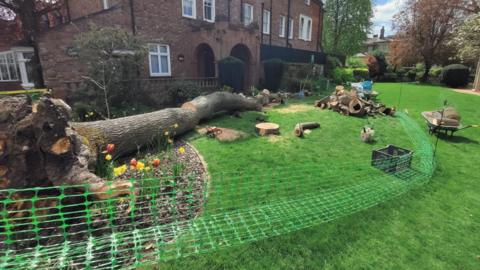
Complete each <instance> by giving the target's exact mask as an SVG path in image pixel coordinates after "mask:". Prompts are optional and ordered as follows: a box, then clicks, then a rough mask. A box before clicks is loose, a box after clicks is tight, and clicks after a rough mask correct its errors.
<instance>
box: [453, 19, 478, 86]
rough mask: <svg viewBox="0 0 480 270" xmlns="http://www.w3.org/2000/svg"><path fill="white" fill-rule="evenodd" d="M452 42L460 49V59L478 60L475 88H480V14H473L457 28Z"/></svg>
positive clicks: (471, 61)
mask: <svg viewBox="0 0 480 270" xmlns="http://www.w3.org/2000/svg"><path fill="white" fill-rule="evenodd" d="M451 44H452V45H453V46H455V47H456V48H457V49H458V56H459V57H460V59H462V60H463V61H465V62H467V63H474V62H477V72H476V76H475V83H474V88H475V89H478V90H480V14H475V15H472V16H471V17H470V18H469V19H468V20H467V21H465V23H463V24H462V25H460V26H459V27H458V28H457V29H456V31H455V34H454V36H453V38H452V41H451Z"/></svg>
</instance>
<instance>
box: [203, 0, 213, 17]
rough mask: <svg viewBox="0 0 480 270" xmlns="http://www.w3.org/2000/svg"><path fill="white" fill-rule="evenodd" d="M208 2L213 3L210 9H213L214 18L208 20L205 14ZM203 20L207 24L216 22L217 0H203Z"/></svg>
mask: <svg viewBox="0 0 480 270" xmlns="http://www.w3.org/2000/svg"><path fill="white" fill-rule="evenodd" d="M207 1H210V2H211V3H212V5H211V7H210V8H211V9H212V18H210V19H207V17H206V12H205V7H206V4H207ZM203 20H204V21H207V22H215V0H203Z"/></svg>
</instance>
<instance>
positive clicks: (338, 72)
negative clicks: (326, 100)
mask: <svg viewBox="0 0 480 270" xmlns="http://www.w3.org/2000/svg"><path fill="white" fill-rule="evenodd" d="M332 79H333V82H334V83H336V84H344V83H346V82H352V81H354V80H355V78H354V77H353V71H352V70H351V69H343V68H335V69H334V70H333V74H332Z"/></svg>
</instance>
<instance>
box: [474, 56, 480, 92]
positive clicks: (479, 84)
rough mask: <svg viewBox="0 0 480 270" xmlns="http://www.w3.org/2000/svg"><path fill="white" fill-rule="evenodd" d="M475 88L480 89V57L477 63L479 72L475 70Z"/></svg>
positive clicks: (475, 89)
mask: <svg viewBox="0 0 480 270" xmlns="http://www.w3.org/2000/svg"><path fill="white" fill-rule="evenodd" d="M473 90H474V91H480V57H479V58H478V63H477V72H475V82H474V83H473Z"/></svg>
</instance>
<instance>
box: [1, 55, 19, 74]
mask: <svg viewBox="0 0 480 270" xmlns="http://www.w3.org/2000/svg"><path fill="white" fill-rule="evenodd" d="M8 56H10V57H11V58H10V59H13V66H14V71H15V74H12V73H11V70H10V68H11V65H12V63H9V62H8ZM0 58H1V59H2V60H3V61H2V62H1V63H0V65H2V66H3V65H5V68H6V71H7V73H6V74H3V75H2V73H1V69H0V82H18V81H20V77H19V76H18V75H19V74H18V63H17V59H16V57H15V53H14V52H13V51H6V52H1V53H0Z"/></svg>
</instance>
